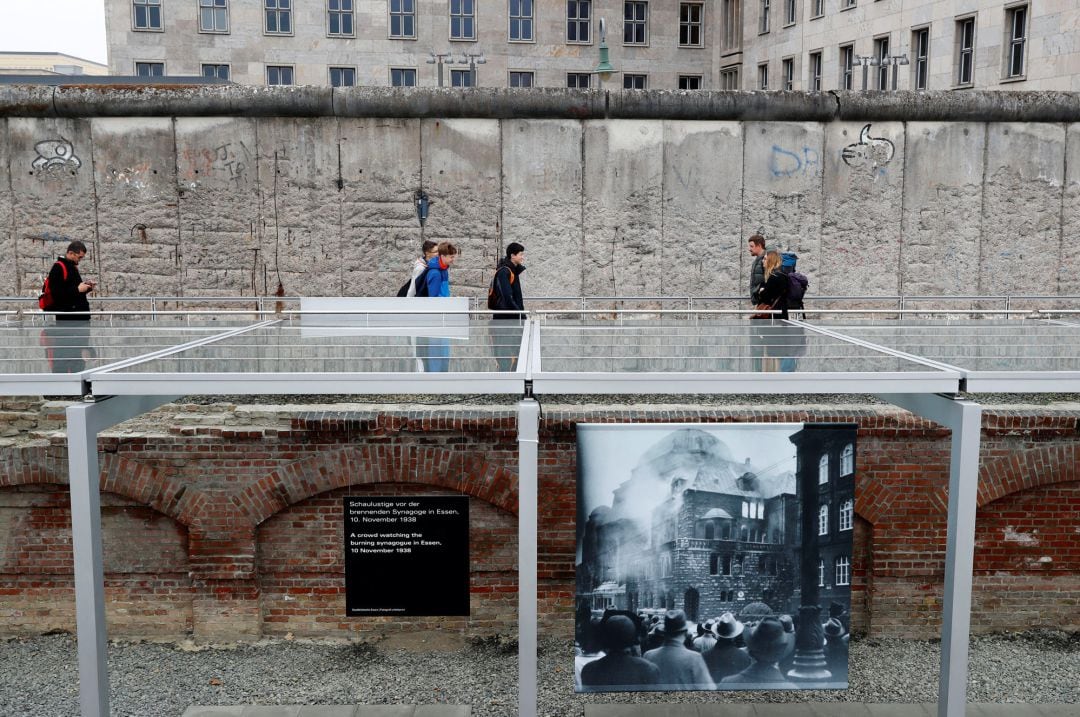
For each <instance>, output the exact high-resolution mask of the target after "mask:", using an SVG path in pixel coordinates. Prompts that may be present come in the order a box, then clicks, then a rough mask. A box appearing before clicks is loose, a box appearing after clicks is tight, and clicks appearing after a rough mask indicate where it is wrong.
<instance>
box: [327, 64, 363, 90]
mask: <svg viewBox="0 0 1080 717" xmlns="http://www.w3.org/2000/svg"><path fill="white" fill-rule="evenodd" d="M334 70H351V71H352V78H353V81H352V84H351V85H335V84H334ZM326 76H327V80H329V82H330V86H331V87H356V77H357V72H356V65H328V66H327V68H326Z"/></svg>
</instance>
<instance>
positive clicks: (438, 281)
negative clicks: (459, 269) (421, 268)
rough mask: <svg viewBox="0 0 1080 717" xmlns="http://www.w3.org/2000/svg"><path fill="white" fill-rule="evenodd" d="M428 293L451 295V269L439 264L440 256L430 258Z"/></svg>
mask: <svg viewBox="0 0 1080 717" xmlns="http://www.w3.org/2000/svg"><path fill="white" fill-rule="evenodd" d="M428 268H430V269H431V271H429V272H428V273H427V295H428V296H450V270H449V269H443V268H442V266H441V265H440V264H439V257H438V256H433V257H431V259H429V260H428Z"/></svg>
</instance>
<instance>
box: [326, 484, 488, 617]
mask: <svg viewBox="0 0 1080 717" xmlns="http://www.w3.org/2000/svg"><path fill="white" fill-rule="evenodd" d="M345 614H346V615H348V616H349V617H361V616H363V617H368V616H381V615H416V616H420V615H424V616H429V615H468V614H469V499H468V498H467V497H465V496H422V497H399V496H393V497H388V498H353V497H346V498H345Z"/></svg>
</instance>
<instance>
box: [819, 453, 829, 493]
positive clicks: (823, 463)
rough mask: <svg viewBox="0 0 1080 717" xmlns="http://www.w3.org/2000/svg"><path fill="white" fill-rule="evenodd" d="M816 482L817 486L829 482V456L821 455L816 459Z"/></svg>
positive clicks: (826, 454)
mask: <svg viewBox="0 0 1080 717" xmlns="http://www.w3.org/2000/svg"><path fill="white" fill-rule="evenodd" d="M817 471H818V472H817V482H818V485H825V484H827V483H828V482H829V454H828V453H822V454H821V458H819V459H818V469H817Z"/></svg>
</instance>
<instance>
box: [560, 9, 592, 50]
mask: <svg viewBox="0 0 1080 717" xmlns="http://www.w3.org/2000/svg"><path fill="white" fill-rule="evenodd" d="M591 28H592V0H566V41H567V42H582V43H588V42H591V41H592V39H591V34H590V30H591Z"/></svg>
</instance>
